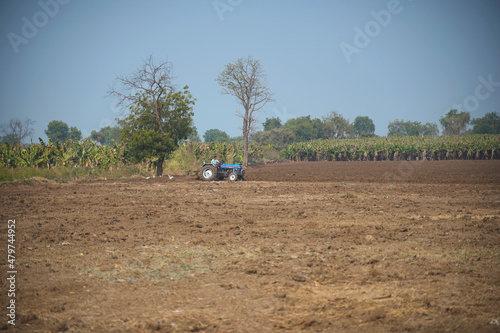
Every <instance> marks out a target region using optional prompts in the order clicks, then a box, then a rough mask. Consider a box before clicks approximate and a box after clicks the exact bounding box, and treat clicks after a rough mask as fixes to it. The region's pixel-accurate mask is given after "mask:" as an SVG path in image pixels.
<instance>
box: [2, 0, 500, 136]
mask: <svg viewBox="0 0 500 333" xmlns="http://www.w3.org/2000/svg"><path fill="white" fill-rule="evenodd" d="M0 16H1V17H0V31H1V47H0V57H1V62H0V66H1V76H0V77H1V80H2V89H1V90H0V110H1V116H0V123H6V122H8V121H9V120H10V119H12V118H15V117H17V118H20V119H25V118H30V119H33V120H34V121H35V122H36V123H35V125H34V128H35V134H34V138H33V139H34V140H37V138H38V137H41V138H43V139H46V136H45V133H44V130H45V129H46V128H47V125H48V123H49V122H50V121H52V120H62V121H64V122H66V123H67V124H68V125H69V126H76V127H78V128H79V129H80V130H81V131H82V133H83V135H84V136H88V135H90V131H92V130H94V129H99V128H101V127H104V126H107V125H114V124H115V118H116V117H118V116H119V113H118V110H116V109H115V107H114V104H115V101H114V100H112V99H109V98H105V94H106V91H107V90H108V88H109V87H110V86H111V84H112V83H113V81H114V79H115V77H116V76H117V75H128V74H131V73H133V72H134V71H135V70H136V69H137V67H138V66H139V65H140V64H141V63H142V61H143V60H144V59H146V58H147V57H148V56H149V55H150V54H152V55H153V57H154V59H155V60H157V61H163V60H169V61H170V62H171V63H172V64H173V69H174V75H175V77H176V80H175V83H176V84H177V86H178V87H179V88H182V87H183V86H184V85H188V86H189V87H190V90H191V92H192V94H193V96H194V97H195V98H197V103H196V105H195V108H194V112H195V117H194V121H195V125H196V126H197V128H198V132H199V134H200V136H202V135H203V134H204V132H205V131H206V130H208V129H211V128H219V129H221V130H223V131H226V132H227V133H228V134H229V135H231V136H238V135H241V134H240V129H239V128H240V126H241V119H240V118H238V117H236V116H235V115H234V112H235V110H236V109H237V108H238V104H237V103H236V101H235V100H234V99H233V98H232V97H230V96H227V95H221V94H220V88H219V86H218V85H217V83H216V82H215V78H216V77H217V75H218V74H219V73H220V72H221V71H222V70H223V69H224V66H225V65H226V64H227V63H228V62H233V61H235V60H236V59H238V58H240V57H246V56H248V55H251V56H253V57H254V58H256V59H259V60H260V62H261V65H262V67H263V69H264V71H265V72H266V73H267V75H268V83H269V87H270V89H271V90H272V91H273V92H274V93H275V99H276V102H275V103H273V104H269V105H268V106H267V107H266V109H265V112H264V113H263V114H262V115H261V122H263V121H264V120H265V118H266V117H275V116H277V117H280V118H281V120H282V121H285V120H287V119H289V118H292V117H300V116H305V115H311V116H312V117H313V118H315V117H316V118H321V117H322V116H324V115H326V114H328V113H329V112H330V111H332V110H335V111H337V112H339V113H341V114H342V115H343V116H344V117H346V118H349V119H350V120H351V121H353V120H354V118H356V117H357V116H368V117H370V118H371V119H373V121H374V123H375V126H376V131H375V132H376V134H378V135H385V134H386V133H387V125H388V123H389V122H390V121H393V120H395V119H396V118H399V119H404V120H412V121H420V122H422V123H425V122H433V123H438V121H439V118H440V117H441V116H442V115H444V114H445V113H446V112H447V111H448V110H450V109H451V108H455V107H459V108H460V106H458V105H462V107H461V109H462V110H464V111H469V112H470V113H471V118H478V117H482V116H483V115H484V114H485V113H487V112H500V108H499V105H500V1H495V0H476V1H472V0H453V1H452V0H441V1H438V0H413V1H412V0H400V1H397V0H390V1H388V0H382V1H379V0H363V1H361V0H360V1H354V0H353V1H346V0H329V1H326V0H300V1H299V0H216V1H213V0H189V1H187V0H161V1H160V0H143V1H138V0H135V1H132V0H109V1H105V0H102V1H97V0H85V1H84V0H40V1H34V0H24V1H23V0H2V1H1V2H0ZM33 28H35V29H33Z"/></svg>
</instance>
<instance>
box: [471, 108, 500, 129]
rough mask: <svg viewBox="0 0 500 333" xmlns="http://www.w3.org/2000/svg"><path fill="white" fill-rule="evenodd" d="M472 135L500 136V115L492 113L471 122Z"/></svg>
mask: <svg viewBox="0 0 500 333" xmlns="http://www.w3.org/2000/svg"><path fill="white" fill-rule="evenodd" d="M471 125H472V126H473V127H472V130H471V133H472V134H500V114H499V113H498V112H490V113H487V114H485V115H484V117H482V118H474V119H473V120H472V121H471Z"/></svg>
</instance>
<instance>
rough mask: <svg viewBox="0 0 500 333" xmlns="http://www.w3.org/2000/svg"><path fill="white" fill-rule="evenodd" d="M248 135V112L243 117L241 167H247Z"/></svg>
mask: <svg viewBox="0 0 500 333" xmlns="http://www.w3.org/2000/svg"><path fill="white" fill-rule="evenodd" d="M249 133H250V126H249V124H248V111H246V112H245V117H243V166H244V167H245V168H246V167H247V166H248V134H249Z"/></svg>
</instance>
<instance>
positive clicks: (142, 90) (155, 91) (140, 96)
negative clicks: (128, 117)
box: [107, 55, 174, 136]
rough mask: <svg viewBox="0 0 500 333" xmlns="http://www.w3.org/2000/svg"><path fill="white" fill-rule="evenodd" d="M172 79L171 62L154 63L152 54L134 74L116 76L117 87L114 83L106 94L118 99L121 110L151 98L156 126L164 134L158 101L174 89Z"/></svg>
mask: <svg viewBox="0 0 500 333" xmlns="http://www.w3.org/2000/svg"><path fill="white" fill-rule="evenodd" d="M172 80H173V77H172V64H171V63H170V62H168V61H165V62H161V63H159V64H155V63H154V61H153V56H152V55H150V56H149V58H148V59H147V60H145V61H144V62H143V64H142V66H141V67H140V68H138V69H137V71H136V72H135V73H134V74H132V75H130V76H118V77H117V78H116V82H115V83H118V85H119V87H115V85H114V86H113V87H112V88H111V89H110V90H109V91H108V93H107V95H108V96H110V97H115V98H116V99H117V100H118V102H117V107H120V108H121V109H122V110H128V109H129V108H130V107H131V106H132V105H138V104H144V103H146V100H147V98H151V99H152V100H153V108H154V114H155V115H156V121H157V122H158V128H159V129H160V133H161V134H162V135H163V136H165V135H166V134H165V132H164V131H163V126H162V121H161V114H160V108H161V103H160V101H161V98H162V97H164V96H165V94H167V93H168V92H169V91H173V90H174V86H173V84H172ZM145 97H147V98H145Z"/></svg>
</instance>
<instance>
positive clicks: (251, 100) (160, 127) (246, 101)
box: [0, 56, 500, 175]
mask: <svg viewBox="0 0 500 333" xmlns="http://www.w3.org/2000/svg"><path fill="white" fill-rule="evenodd" d="M216 82H217V83H218V84H219V86H220V87H221V91H220V93H221V94H224V95H229V96H232V97H234V98H235V100H236V102H237V103H238V104H239V106H240V107H241V109H239V110H238V111H237V116H239V117H240V118H241V119H242V129H243V130H242V136H241V137H237V138H230V137H229V136H228V135H227V133H225V132H224V131H221V130H219V129H210V130H208V131H207V132H205V134H204V136H203V137H204V140H205V141H206V142H212V141H213V142H217V141H218V142H221V141H226V142H228V141H229V142H230V141H242V142H243V147H244V148H243V164H244V165H246V164H247V162H248V151H249V142H250V141H251V140H252V141H253V142H255V143H262V144H273V145H275V146H277V147H280V146H281V147H284V146H286V145H287V144H290V143H295V142H304V141H309V140H315V139H325V138H326V139H330V138H334V139H344V138H345V139H347V138H356V137H373V136H376V135H375V125H374V123H373V120H372V119H370V118H369V117H367V116H358V117H356V119H354V121H353V122H352V123H351V122H350V121H349V119H346V118H344V117H343V116H342V115H341V114H339V113H338V112H335V111H333V112H330V113H329V114H328V115H327V116H325V117H323V118H322V119H318V118H311V116H304V117H298V118H293V119H290V120H287V121H286V122H285V123H284V124H282V123H281V120H280V119H279V118H270V119H269V118H268V119H266V121H265V122H264V123H263V124H262V125H263V130H262V131H257V121H258V113H259V112H263V110H264V107H265V105H266V104H267V103H269V102H272V101H274V98H273V93H272V92H271V90H270V89H269V87H268V84H267V76H266V73H265V72H264V71H263V69H262V66H261V64H260V62H259V61H258V60H256V59H253V58H252V57H250V56H249V57H247V58H240V59H237V60H236V61H235V62H232V63H228V64H227V65H226V66H225V67H224V70H223V71H222V72H221V73H220V74H219V75H218V76H217V78H216ZM107 96H108V97H112V98H114V99H115V100H116V102H117V106H118V107H121V108H122V110H123V111H124V112H125V114H126V115H125V117H124V118H123V119H119V120H118V126H114V127H105V128H102V129H100V130H99V131H92V133H91V135H90V138H91V139H92V140H95V141H97V142H99V143H101V144H102V145H110V144H114V143H118V142H120V144H122V145H124V146H125V147H126V152H125V153H126V154H127V156H129V157H130V158H131V160H132V161H136V162H142V161H144V160H145V159H147V160H150V161H154V162H155V164H156V165H157V174H158V175H161V174H162V165H163V161H164V160H165V158H166V157H167V156H168V155H169V154H170V153H172V152H173V151H175V150H176V149H177V148H178V147H179V145H180V144H181V143H182V142H186V141H198V140H199V141H201V139H200V137H199V135H198V133H197V130H196V127H195V126H194V123H193V116H194V113H193V106H194V104H195V102H196V99H195V98H194V97H193V96H192V95H191V93H190V91H189V87H188V86H184V88H183V89H181V90H177V89H176V88H175V85H174V84H173V74H172V64H171V63H169V62H166V61H165V62H160V63H155V62H154V61H153V58H152V56H150V57H149V58H148V59H147V60H145V61H144V62H143V64H142V66H141V67H139V68H138V70H137V71H136V72H134V73H132V74H130V75H128V76H117V77H116V79H115V84H114V85H113V86H112V87H111V88H110V89H109V91H108V93H107ZM499 118H500V117H499V114H498V113H497V112H493V113H488V114H486V115H485V116H484V117H482V118H477V119H473V120H472V121H470V114H469V113H467V112H459V111H458V110H450V111H449V112H448V113H447V114H446V115H445V116H443V117H442V118H441V119H440V124H441V126H442V134H443V135H448V134H467V133H495V134H498V133H500V126H499V123H500V121H499ZM469 123H470V124H471V125H473V128H472V129H468V128H469ZM32 125H33V121H32V120H29V119H26V120H25V121H20V120H17V119H14V120H11V122H9V123H8V124H3V125H1V126H0V132H1V134H2V137H1V141H2V142H10V143H14V144H20V143H23V142H24V141H25V140H26V139H27V138H29V137H31V136H32V134H33V129H32ZM388 131H389V134H388V135H389V136H402V135H406V136H435V135H438V134H439V131H438V127H437V125H436V124H431V123H426V124H421V123H420V122H414V121H404V120H399V119H396V120H395V121H393V122H391V123H390V124H389V126H388ZM45 133H46V134H47V136H48V137H49V139H50V140H51V141H52V142H63V141H66V140H72V141H78V140H81V138H82V134H81V131H80V130H78V129H77V128H76V127H69V126H68V125H67V124H66V123H64V122H63V121H52V122H50V123H49V125H48V127H47V130H46V131H45Z"/></svg>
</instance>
